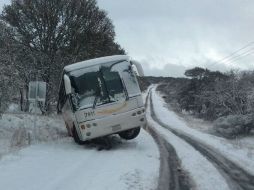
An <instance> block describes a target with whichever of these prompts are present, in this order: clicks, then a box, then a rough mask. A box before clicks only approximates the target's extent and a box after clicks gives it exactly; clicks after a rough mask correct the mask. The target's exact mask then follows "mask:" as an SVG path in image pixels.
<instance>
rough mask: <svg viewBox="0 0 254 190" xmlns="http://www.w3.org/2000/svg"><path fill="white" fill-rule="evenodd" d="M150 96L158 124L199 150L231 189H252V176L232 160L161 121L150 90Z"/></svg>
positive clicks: (253, 182) (253, 186)
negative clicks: (155, 110) (155, 109)
mask: <svg viewBox="0 0 254 190" xmlns="http://www.w3.org/2000/svg"><path fill="white" fill-rule="evenodd" d="M148 96H150V98H149V99H150V108H151V109H150V110H151V117H152V118H153V120H154V121H155V122H157V123H158V124H159V125H160V126H162V127H164V128H165V129H167V130H169V131H170V132H172V133H173V134H174V135H176V136H178V137H180V138H181V139H183V140H184V141H185V142H187V143H188V144H190V145H191V146H192V147H194V148H195V149H196V150H197V151H199V152H200V153H201V154H202V155H204V156H205V157H206V158H207V159H208V160H209V161H210V162H211V163H212V164H213V165H214V166H215V167H216V168H217V169H218V170H219V171H220V172H221V174H222V175H223V176H224V178H225V179H226V181H227V182H228V184H229V186H230V187H231V189H234V190H253V189H254V176H253V175H251V174H249V173H248V172H246V171H245V170H243V169H242V168H240V167H239V166H238V165H237V164H235V163H234V162H232V161H230V160H228V159H227V158H225V157H224V156H223V155H222V154H220V153H218V152H217V151H216V150H214V149H213V148H211V147H209V146H208V145H205V144H204V143H202V142H199V141H197V140H195V139H193V138H191V137H189V136H187V135H185V134H183V133H181V132H179V131H177V130H174V129H172V128H170V126H169V125H167V124H165V123H163V122H162V121H161V120H159V119H158V117H157V116H156V115H155V112H154V107H153V101H152V96H151V92H150V93H149V94H148Z"/></svg>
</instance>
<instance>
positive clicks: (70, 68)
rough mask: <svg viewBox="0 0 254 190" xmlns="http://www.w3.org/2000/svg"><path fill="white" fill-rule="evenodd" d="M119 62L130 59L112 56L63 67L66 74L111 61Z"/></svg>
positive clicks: (125, 56)
mask: <svg viewBox="0 0 254 190" xmlns="http://www.w3.org/2000/svg"><path fill="white" fill-rule="evenodd" d="M121 60H130V57H129V56H127V55H114V56H106V57H100V58H96V59H90V60H86V61H81V62H78V63H74V64H71V65H67V66H65V67H64V70H65V71H66V72H70V71H73V70H77V69H81V68H85V67H90V66H94V65H98V64H101V63H108V62H111V61H121Z"/></svg>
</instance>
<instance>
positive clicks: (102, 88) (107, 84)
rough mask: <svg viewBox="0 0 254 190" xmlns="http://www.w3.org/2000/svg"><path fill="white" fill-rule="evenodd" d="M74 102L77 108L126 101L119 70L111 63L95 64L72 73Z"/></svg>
mask: <svg viewBox="0 0 254 190" xmlns="http://www.w3.org/2000/svg"><path fill="white" fill-rule="evenodd" d="M70 80H71V85H72V89H73V93H72V103H73V105H74V107H75V109H76V110H78V109H84V108H88V107H95V106H96V105H102V104H106V103H111V102H117V101H121V100H122V101H124V100H125V99H126V95H127V92H126V91H125V89H124V86H123V83H122V80H121V77H120V75H119V72H118V71H114V70H112V67H110V65H106V64H105V65H102V66H94V67H89V68H84V69H80V70H76V71H73V72H71V73H70Z"/></svg>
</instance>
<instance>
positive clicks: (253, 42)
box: [216, 41, 254, 63]
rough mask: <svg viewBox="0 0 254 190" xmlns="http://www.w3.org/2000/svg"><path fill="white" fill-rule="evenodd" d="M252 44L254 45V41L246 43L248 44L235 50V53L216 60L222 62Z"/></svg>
mask: <svg viewBox="0 0 254 190" xmlns="http://www.w3.org/2000/svg"><path fill="white" fill-rule="evenodd" d="M252 45H254V41H252V42H249V43H248V44H246V45H245V46H243V47H242V48H240V49H238V50H236V51H234V52H233V53H231V54H229V55H227V56H226V57H224V58H222V59H220V60H219V61H216V62H217V63H220V62H223V61H225V60H227V59H230V57H232V56H234V55H235V54H237V53H238V52H240V51H242V50H244V49H246V48H248V47H249V46H252Z"/></svg>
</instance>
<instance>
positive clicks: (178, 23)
mask: <svg viewBox="0 0 254 190" xmlns="http://www.w3.org/2000/svg"><path fill="white" fill-rule="evenodd" d="M5 2H9V1H8V0H0V7H2V5H3V4H4V3H5ZM98 4H99V6H100V7H101V8H102V9H104V10H106V11H107V12H108V15H109V17H110V18H111V19H112V21H113V24H114V25H115V31H116V40H117V42H118V43H119V44H120V45H121V46H122V47H123V48H124V49H125V50H126V51H127V53H128V54H129V55H130V56H131V57H132V58H134V59H136V60H138V61H140V62H141V63H142V64H143V67H144V70H145V74H146V75H156V76H183V73H184V70H185V69H187V68H191V67H194V66H201V67H208V68H209V69H212V70H221V71H226V70H229V69H231V68H233V69H236V68H239V69H244V70H245V69H254V56H253V52H254V43H252V44H250V42H253V41H254V37H253V34H254V14H253V10H254V0H98ZM0 10H1V9H0ZM247 44H249V46H247V48H245V49H243V50H241V51H239V52H238V54H237V55H235V58H236V60H235V61H225V62H219V63H218V61H219V60H221V59H222V58H224V57H226V56H228V55H230V54H231V53H233V52H235V51H236V50H238V49H240V48H242V47H244V46H246V45H247ZM244 52H246V53H245V54H248V55H247V56H243V55H245V54H244Z"/></svg>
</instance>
